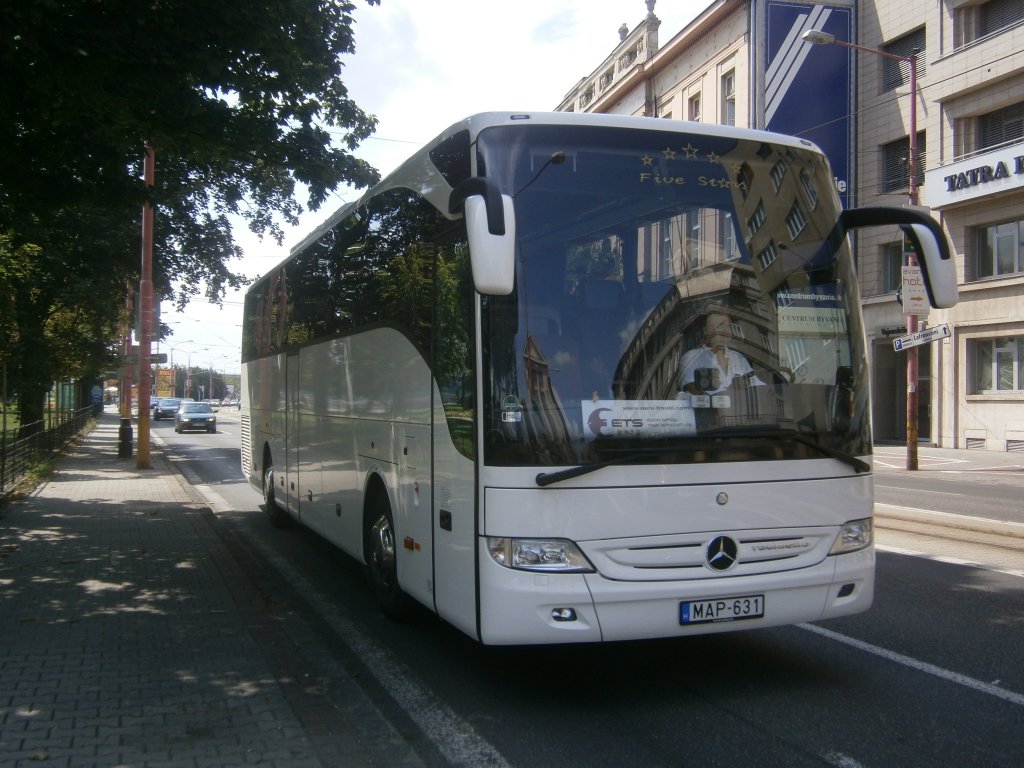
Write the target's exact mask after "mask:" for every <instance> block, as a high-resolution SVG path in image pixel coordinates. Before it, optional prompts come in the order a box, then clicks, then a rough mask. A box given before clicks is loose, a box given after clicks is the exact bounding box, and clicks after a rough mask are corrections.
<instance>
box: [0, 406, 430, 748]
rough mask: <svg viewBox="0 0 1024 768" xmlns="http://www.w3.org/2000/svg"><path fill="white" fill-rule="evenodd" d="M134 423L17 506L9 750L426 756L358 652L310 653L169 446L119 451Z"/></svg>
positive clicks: (6, 622) (3, 706)
mask: <svg viewBox="0 0 1024 768" xmlns="http://www.w3.org/2000/svg"><path fill="white" fill-rule="evenodd" d="M118 427H119V419H118V416H117V414H116V413H115V412H113V411H107V412H105V413H104V414H103V415H102V416H101V417H100V418H99V420H98V424H97V426H96V428H95V429H94V430H93V431H92V432H91V433H90V434H89V435H88V436H87V437H86V438H84V440H82V442H80V443H79V444H78V445H77V446H76V447H75V448H74V449H73V450H71V451H70V452H69V453H68V454H67V455H65V456H64V457H62V458H61V459H60V461H59V462H58V465H57V470H56V472H55V474H54V476H53V477H52V479H51V480H50V481H49V482H47V483H46V484H45V485H43V486H42V487H40V488H38V489H37V490H36V491H35V492H34V493H33V494H31V495H30V496H28V497H27V498H24V499H21V500H17V501H13V502H9V503H7V504H6V505H4V506H0V766H2V767H3V768H8V767H12V768H13V767H14V766H17V767H19V768H22V767H24V768H27V767H28V766H32V768H40V767H42V768H50V767H53V766H175V768H178V767H179V766H186V767H188V766H195V767H196V768H199V767H200V766H235V765H257V766H273V767H278V766H280V767H281V768H300V767H303V768H304V767H307V766H308V767H313V766H353V767H355V768H361V767H362V766H377V765H380V766H389V768H390V766H394V765H401V766H414V765H420V764H421V763H420V761H419V759H418V758H417V757H416V755H415V754H414V753H413V751H412V750H411V749H410V748H409V746H408V745H407V744H406V743H405V742H404V740H403V739H402V737H401V736H400V735H399V734H398V733H397V732H396V730H395V729H394V727H392V726H391V725H390V724H389V722H388V721H387V719H386V718H384V717H383V715H381V713H380V711H379V710H378V709H377V708H376V707H375V706H374V704H373V701H372V696H368V695H367V693H366V692H365V691H364V690H363V688H361V687H360V686H359V685H357V684H356V683H355V682H353V680H352V679H351V677H350V676H348V675H346V674H345V673H344V667H343V664H342V663H340V662H339V664H338V669H340V673H338V674H334V675H331V676H329V677H325V676H324V675H323V674H322V670H318V669H317V668H315V667H314V666H313V664H311V663H310V662H308V661H306V656H304V654H303V649H302V648H300V647H298V646H297V645H296V643H295V640H294V638H295V637H296V633H295V632H294V631H292V629H291V627H290V626H289V625H288V622H298V621H302V619H301V618H296V616H295V614H294V612H292V611H290V609H289V607H288V606H287V605H282V601H281V599H280V598H279V597H277V596H275V595H270V594H267V592H266V590H265V589H264V588H263V585H264V584H265V580H261V579H260V578H259V577H254V572H256V571H259V570H260V569H261V568H265V567H266V566H265V565H264V564H262V563H261V562H259V561H258V560H254V559H252V558H246V559H245V562H241V561H240V558H239V552H243V554H244V551H243V549H242V548H241V547H240V545H237V542H236V543H233V542H232V540H231V536H232V534H231V533H230V531H228V530H227V528H226V527H225V526H224V524H223V523H221V522H220V521H218V520H217V519H216V518H215V517H214V515H213V514H212V513H211V512H210V510H209V509H208V508H206V507H204V506H203V505H202V503H200V500H199V498H198V497H196V496H194V495H193V494H192V493H191V492H190V490H189V489H188V487H187V485H186V484H185V483H184V482H183V481H182V480H181V479H180V478H179V476H178V475H177V474H176V473H175V472H173V470H172V469H171V468H170V467H169V466H168V464H167V463H166V461H165V460H164V458H163V456H162V455H161V454H160V452H159V450H157V449H156V447H155V446H154V450H153V456H152V459H151V465H152V468H151V469H145V470H140V469H137V468H136V460H135V458H134V457H133V458H130V459H128V458H118V456H117V448H118ZM302 631H303V632H305V633H306V636H308V635H309V632H310V630H309V628H308V627H305V628H304V629H303V630H302ZM318 654H319V655H321V656H322V654H323V650H322V648H318V649H316V650H314V651H312V653H311V654H307V656H310V657H315V656H317V655H318ZM335 671H336V672H337V670H335Z"/></svg>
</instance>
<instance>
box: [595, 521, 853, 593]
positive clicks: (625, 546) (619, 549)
mask: <svg viewBox="0 0 1024 768" xmlns="http://www.w3.org/2000/svg"><path fill="white" fill-rule="evenodd" d="M836 533H837V530H836V529H833V528H807V529H804V528H801V529H795V530H794V529H788V530H785V531H778V530H774V531H773V530H768V531H721V532H717V531H716V532H702V533H694V534H679V535H676V536H652V537H647V538H643V539H628V540H621V539H620V540H617V541H592V542H582V543H581V545H580V546H581V547H582V548H583V551H584V552H585V553H586V555H587V557H589V558H590V561H591V562H592V563H593V564H594V567H595V568H597V570H598V571H599V572H600V573H601V575H603V576H604V577H605V578H608V579H613V580H617V581H666V580H678V579H711V578H718V577H721V576H744V575H754V574H758V573H772V572H778V571H786V570H791V569H794V568H806V567H809V566H811V565H814V564H816V563H819V562H821V561H822V560H823V559H824V558H825V557H826V556H827V555H828V552H829V549H830V548H831V546H832V542H833V541H834V539H835V536H836ZM720 535H724V536H728V537H730V538H732V539H733V540H735V541H736V543H737V544H738V553H737V559H736V564H735V565H734V566H732V567H731V568H729V569H727V570H724V571H719V570H715V569H714V568H711V567H710V566H709V565H708V562H707V546H708V544H709V543H710V542H711V541H712V540H713V539H715V538H716V537H717V536H720Z"/></svg>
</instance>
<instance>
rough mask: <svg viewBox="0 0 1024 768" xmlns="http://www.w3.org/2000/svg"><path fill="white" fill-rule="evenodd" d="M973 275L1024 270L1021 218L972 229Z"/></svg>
mask: <svg viewBox="0 0 1024 768" xmlns="http://www.w3.org/2000/svg"><path fill="white" fill-rule="evenodd" d="M975 249H976V252H975V255H974V277H975V279H976V280H980V279H982V278H985V277H1000V276H1002V275H1012V274H1016V273H1018V272H1024V255H1022V252H1024V221H1007V222H1003V223H1002V224H992V225H991V226H988V227H979V228H978V229H976V230H975Z"/></svg>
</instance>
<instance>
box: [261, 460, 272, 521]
mask: <svg viewBox="0 0 1024 768" xmlns="http://www.w3.org/2000/svg"><path fill="white" fill-rule="evenodd" d="M263 500H264V501H265V502H266V504H267V510H268V511H271V512H272V511H273V508H274V503H275V502H274V468H273V467H271V468H270V469H268V470H267V471H266V472H264V473H263Z"/></svg>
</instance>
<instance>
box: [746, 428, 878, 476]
mask: <svg viewBox="0 0 1024 768" xmlns="http://www.w3.org/2000/svg"><path fill="white" fill-rule="evenodd" d="M744 437H753V438H757V439H761V440H774V439H779V440H792V441H793V442H794V443H800V445H806V446H807V447H808V448H813V449H814V450H816V451H817V452H818V453H820V454H823V455H824V456H828V457H829V458H832V459H836V460H838V461H841V462H843V463H844V464H849V465H850V466H851V467H853V468H854V469H855V470H857V472H858V473H860V472H870V471H871V465H870V464H868V463H867V462H866V461H864V460H862V459H858V458H857V457H856V456H854V455H853V454H850V453H846V452H845V451H839V450H836V449H835V448H829V447H828V446H827V445H822V444H821V443H817V442H815V441H814V440H811V439H810V438H809V437H807V436H806V435H803V434H801V433H800V432H794V431H792V430H788V429H784V430H780V431H778V432H765V433H764V434H760V435H759V434H753V435H744Z"/></svg>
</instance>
